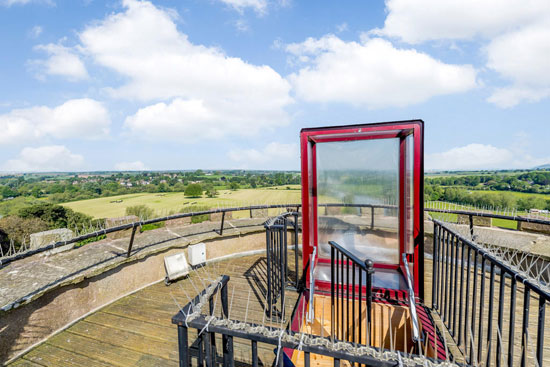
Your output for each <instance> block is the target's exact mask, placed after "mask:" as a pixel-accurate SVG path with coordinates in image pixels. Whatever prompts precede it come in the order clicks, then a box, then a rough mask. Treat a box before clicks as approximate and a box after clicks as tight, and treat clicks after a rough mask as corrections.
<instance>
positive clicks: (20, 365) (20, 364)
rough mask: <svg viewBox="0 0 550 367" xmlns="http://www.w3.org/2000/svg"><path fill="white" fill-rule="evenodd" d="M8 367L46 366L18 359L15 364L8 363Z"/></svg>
mask: <svg viewBox="0 0 550 367" xmlns="http://www.w3.org/2000/svg"><path fill="white" fill-rule="evenodd" d="M10 366H13V367H43V366H47V365H45V364H37V363H34V362H31V361H29V360H26V359H24V358H19V359H18V360H16V361H15V362H13V363H10Z"/></svg>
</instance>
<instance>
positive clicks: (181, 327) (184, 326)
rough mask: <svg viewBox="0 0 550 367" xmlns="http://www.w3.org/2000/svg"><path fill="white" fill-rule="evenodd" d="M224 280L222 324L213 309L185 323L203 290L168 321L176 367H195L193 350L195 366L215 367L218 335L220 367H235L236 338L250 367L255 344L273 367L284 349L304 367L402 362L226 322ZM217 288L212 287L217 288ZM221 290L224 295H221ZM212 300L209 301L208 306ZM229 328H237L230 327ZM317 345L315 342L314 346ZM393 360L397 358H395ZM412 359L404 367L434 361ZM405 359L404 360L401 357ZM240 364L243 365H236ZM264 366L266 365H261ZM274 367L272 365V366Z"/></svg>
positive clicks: (383, 366) (255, 362) (382, 366)
mask: <svg viewBox="0 0 550 367" xmlns="http://www.w3.org/2000/svg"><path fill="white" fill-rule="evenodd" d="M228 280H229V277H228V276H224V277H223V279H222V280H221V281H220V282H219V283H218V284H219V285H221V301H222V318H223V319H224V322H215V323H213V322H212V320H213V318H214V319H217V317H216V316H215V315H214V312H213V311H214V308H213V307H210V310H209V313H207V315H204V314H201V315H198V316H196V317H194V318H192V319H188V317H187V315H188V314H189V312H190V311H191V310H192V309H193V305H196V304H197V303H198V301H199V300H200V299H201V298H202V297H203V296H204V294H205V293H206V290H204V291H202V292H201V293H200V295H198V296H197V297H195V299H194V300H193V301H192V302H190V303H189V304H187V305H186V306H184V307H183V308H182V309H181V310H180V311H179V312H178V313H177V314H176V315H175V316H174V317H172V323H173V324H175V325H177V328H178V349H179V365H180V367H187V366H192V365H195V364H194V363H192V360H191V357H192V355H191V348H194V347H196V348H197V349H198V350H197V352H198V353H197V354H196V356H197V362H198V365H199V366H203V365H204V362H206V367H215V366H217V365H219V362H218V361H219V360H220V358H219V356H218V355H217V354H216V349H215V347H214V346H215V344H213V343H214V342H215V340H216V338H215V336H216V334H221V335H222V343H223V346H222V356H221V361H222V363H221V365H222V366H223V367H234V366H235V362H236V361H235V353H234V349H233V339H234V338H239V339H240V342H241V343H244V342H245V341H249V342H250V355H251V359H252V363H251V365H252V366H259V365H261V363H262V361H261V360H260V359H259V356H258V343H262V344H268V345H271V346H275V347H276V349H275V351H276V352H277V356H278V363H277V365H276V366H278V367H283V366H285V365H286V362H285V356H284V353H285V349H286V348H290V349H291V350H300V351H302V352H303V358H304V365H305V366H309V365H310V364H311V361H310V357H311V354H317V355H323V356H328V357H332V358H334V366H340V365H341V361H349V362H350V364H353V365H356V364H358V365H364V366H372V367H397V366H402V365H403V361H402V360H401V356H397V354H396V353H393V355H391V354H388V352H389V351H387V350H386V351H385V350H382V349H380V348H372V349H371V352H372V353H371V354H370V355H369V354H361V353H359V354H358V353H355V350H357V348H358V347H359V345H357V344H352V343H348V344H346V348H330V346H331V345H332V346H334V345H335V344H333V343H332V342H333V341H332V340H330V339H329V338H324V337H320V336H318V335H312V334H306V333H304V332H303V331H300V332H293V331H291V330H288V329H284V328H278V327H275V326H266V325H261V324H256V323H251V322H247V321H246V320H245V321H237V320H233V319H228V312H227V304H228V295H227V281H228ZM219 285H217V286H216V289H217V288H220V287H219ZM224 290H225V291H224ZM211 300H212V296H210V297H209V302H210V303H211ZM231 324H234V325H237V324H238V326H236V327H231ZM189 328H192V329H196V330H198V331H199V332H198V336H197V340H196V342H193V341H191V342H190V340H189V332H188V331H189ZM266 328H267V329H268V330H269V335H266V333H262V329H263V330H265V329H266ZM285 333H286V334H288V335H289V336H291V337H292V340H288V339H289V338H286V339H285V338H282V336H283V334H285ZM299 340H302V341H303V340H309V341H316V342H310V343H302V342H301V341H299ZM317 341H318V342H317ZM396 356H397V357H396ZM415 357H418V356H415V355H409V356H408V358H409V359H408V363H407V365H408V366H414V367H423V366H425V363H423V362H424V361H426V360H429V361H434V360H433V359H431V358H423V359H418V360H417V359H415ZM403 358H405V357H403ZM239 362H241V363H244V362H245V361H239ZM263 362H264V363H265V362H266V361H263ZM273 365H274V366H275V363H274V364H273Z"/></svg>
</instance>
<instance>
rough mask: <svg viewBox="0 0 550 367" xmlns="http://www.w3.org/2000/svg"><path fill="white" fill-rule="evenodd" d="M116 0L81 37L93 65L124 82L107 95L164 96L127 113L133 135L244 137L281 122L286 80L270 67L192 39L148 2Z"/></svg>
mask: <svg viewBox="0 0 550 367" xmlns="http://www.w3.org/2000/svg"><path fill="white" fill-rule="evenodd" d="M123 4H124V7H125V11H124V12H121V13H116V14H113V15H110V16H109V17H107V18H106V19H105V20H103V21H102V22H100V23H97V24H94V25H92V26H90V27H88V28H87V29H86V30H85V31H84V32H82V33H81V34H80V40H81V42H82V49H83V51H84V52H85V53H87V54H88V55H90V56H91V57H92V58H93V59H94V60H95V61H96V62H97V63H98V64H100V65H102V66H105V67H107V68H109V69H112V70H114V71H115V72H117V73H119V74H120V75H122V76H124V77H126V78H127V80H129V82H128V83H127V84H125V85H123V86H121V87H119V88H115V89H112V90H111V92H112V94H113V95H114V96H116V97H120V98H130V99H138V100H142V101H154V102H159V100H161V101H163V102H162V103H156V104H153V105H150V106H148V107H144V108H142V109H140V110H139V111H138V112H137V113H136V114H135V115H134V116H130V117H128V118H127V120H126V127H128V128H129V129H130V131H131V132H132V133H135V134H136V135H137V136H139V137H146V138H156V139H159V140H164V139H181V138H185V137H187V136H191V137H197V136H198V135H200V134H202V133H196V132H195V131H196V130H197V131H198V130H204V131H214V132H215V133H216V132H220V133H222V134H224V133H234V134H241V135H242V134H245V135H246V134H248V133H249V132H251V131H252V132H253V131H258V130H260V129H263V128H270V127H271V126H273V125H275V124H279V125H284V124H287V123H288V116H287V114H286V113H285V111H284V108H285V107H286V106H287V105H288V104H290V103H291V102H292V99H291V98H290V96H289V91H290V84H289V83H288V82H287V81H286V80H285V79H284V78H282V77H281V76H280V75H279V74H278V73H277V72H275V71H274V70H273V69H272V68H270V67H269V66H256V65H251V64H248V63H246V62H245V61H243V60H242V59H239V58H235V57H229V56H227V55H225V54H224V53H223V52H222V51H221V50H219V49H216V48H213V47H206V46H202V45H195V44H192V43H191V42H190V41H189V40H188V38H187V36H186V35H185V34H182V33H180V32H179V31H178V30H177V27H176V24H175V23H174V19H173V17H174V14H173V13H172V12H169V11H164V10H161V9H158V8H156V7H155V6H153V5H152V4H151V3H150V2H145V1H144V2H138V1H135V0H125V1H124V2H123ZM114 34H115V35H116V37H113V35H114ZM180 112H181V114H179V113H180ZM197 124H201V126H200V127H199V126H196V125H197ZM232 127H238V129H237V130H232ZM172 129H173V130H172ZM186 129H190V130H189V131H188V130H186ZM202 136H204V134H203V135H202Z"/></svg>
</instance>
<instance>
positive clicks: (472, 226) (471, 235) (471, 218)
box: [468, 214, 474, 241]
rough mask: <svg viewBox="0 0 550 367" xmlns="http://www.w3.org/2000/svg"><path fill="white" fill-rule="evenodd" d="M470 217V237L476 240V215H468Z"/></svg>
mask: <svg viewBox="0 0 550 367" xmlns="http://www.w3.org/2000/svg"><path fill="white" fill-rule="evenodd" d="M468 218H469V219H470V239H471V240H472V241H473V240H474V216H473V215H472V214H470V215H468Z"/></svg>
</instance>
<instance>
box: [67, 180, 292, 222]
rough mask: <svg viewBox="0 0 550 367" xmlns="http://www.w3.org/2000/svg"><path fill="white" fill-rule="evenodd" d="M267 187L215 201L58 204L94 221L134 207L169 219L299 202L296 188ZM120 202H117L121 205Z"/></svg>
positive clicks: (166, 196)
mask: <svg viewBox="0 0 550 367" xmlns="http://www.w3.org/2000/svg"><path fill="white" fill-rule="evenodd" d="M289 186H290V187H291V189H290V190H287V189H286V186H280V187H270V188H261V189H242V190H236V191H230V190H220V191H218V193H219V195H218V197H216V198H207V197H201V198H189V197H186V196H185V195H183V193H182V192H167V193H155V194H150V193H139V194H128V195H118V196H110V197H105V198H97V199H89V200H80V201H73V202H69V203H64V204H61V205H63V206H65V207H67V208H71V209H73V210H75V211H77V212H81V213H84V214H87V215H90V216H92V217H94V218H113V217H122V216H124V215H126V208H127V207H129V206H134V205H141V204H144V205H147V206H148V207H150V208H151V209H153V210H154V211H155V215H156V216H157V215H158V216H163V215H168V214H169V213H170V212H173V213H177V212H179V211H181V209H182V208H184V207H185V206H190V205H201V206H208V207H211V208H217V207H236V206H248V205H264V204H289V203H290V204H295V203H300V202H301V196H300V190H299V189H296V188H299V187H300V186H299V185H289ZM120 200H122V201H121V202H116V201H120ZM278 212H279V210H276V209H275V210H273V211H272V212H270V213H269V214H270V215H272V214H273V215H275V214H277V213H278ZM248 215H249V213H248V212H247V211H244V212H239V213H234V214H233V216H234V217H246V216H248Z"/></svg>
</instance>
